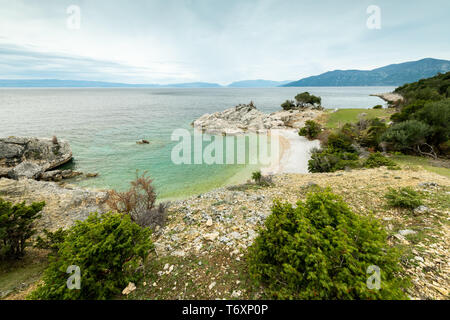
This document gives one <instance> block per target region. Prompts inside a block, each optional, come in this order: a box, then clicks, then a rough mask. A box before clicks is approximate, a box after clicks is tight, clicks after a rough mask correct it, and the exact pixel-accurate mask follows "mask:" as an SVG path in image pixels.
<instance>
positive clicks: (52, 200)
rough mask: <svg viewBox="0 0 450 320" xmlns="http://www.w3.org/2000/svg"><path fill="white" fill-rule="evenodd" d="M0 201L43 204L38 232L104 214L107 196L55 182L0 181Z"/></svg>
mask: <svg viewBox="0 0 450 320" xmlns="http://www.w3.org/2000/svg"><path fill="white" fill-rule="evenodd" d="M0 198H2V199H4V200H7V201H11V202H14V203H17V202H22V201H25V202H26V203H27V204H30V203H32V202H40V201H45V203H46V204H45V207H44V209H43V210H42V212H41V214H42V217H41V218H40V219H38V220H37V222H36V228H37V230H38V231H42V230H43V229H48V230H50V231H55V230H57V229H59V228H68V227H70V226H72V225H73V224H74V223H75V221H77V220H81V221H82V220H85V219H86V218H87V217H88V216H89V213H91V212H99V213H104V212H107V211H108V210H109V208H108V207H107V205H106V200H107V199H108V193H107V192H99V191H90V190H85V189H81V188H78V187H74V186H65V187H61V186H60V185H58V184H57V183H55V182H44V181H36V180H32V179H21V180H12V179H6V178H0Z"/></svg>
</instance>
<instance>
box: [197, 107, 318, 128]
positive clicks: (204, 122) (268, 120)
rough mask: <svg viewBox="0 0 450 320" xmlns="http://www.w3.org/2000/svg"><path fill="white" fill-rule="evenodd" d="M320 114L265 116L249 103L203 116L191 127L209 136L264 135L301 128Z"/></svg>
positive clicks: (306, 111)
mask: <svg viewBox="0 0 450 320" xmlns="http://www.w3.org/2000/svg"><path fill="white" fill-rule="evenodd" d="M322 114H323V111H320V110H316V109H314V108H305V109H294V110H288V111H285V110H281V111H277V112H273V113H271V114H265V113H263V112H261V111H259V110H258V109H257V108H256V107H255V106H254V105H253V103H250V104H248V105H238V106H236V107H234V108H230V109H227V110H225V111H222V112H216V113H213V114H205V115H203V116H201V117H200V118H199V119H197V120H195V121H194V122H193V123H192V125H193V126H194V127H195V128H199V129H202V130H203V131H205V132H208V133H211V134H226V135H237V134H242V133H247V132H255V133H266V132H267V131H268V130H270V129H289V128H297V129H298V128H301V127H303V126H304V123H305V121H307V120H313V119H316V118H317V117H319V116H320V115H322Z"/></svg>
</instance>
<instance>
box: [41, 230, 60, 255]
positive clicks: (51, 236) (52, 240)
mask: <svg viewBox="0 0 450 320" xmlns="http://www.w3.org/2000/svg"><path fill="white" fill-rule="evenodd" d="M66 236H67V230H63V229H58V230H56V231H55V232H50V231H48V230H46V229H44V231H43V236H42V237H41V236H39V237H37V239H36V243H35V244H34V247H35V248H38V249H44V250H51V251H53V253H57V252H58V250H59V247H60V246H61V244H62V243H63V242H64V240H65V238H66Z"/></svg>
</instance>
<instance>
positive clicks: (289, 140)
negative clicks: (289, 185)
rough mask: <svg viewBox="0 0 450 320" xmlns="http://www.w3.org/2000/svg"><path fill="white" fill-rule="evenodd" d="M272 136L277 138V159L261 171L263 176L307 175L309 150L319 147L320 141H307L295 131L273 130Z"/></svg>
mask: <svg viewBox="0 0 450 320" xmlns="http://www.w3.org/2000/svg"><path fill="white" fill-rule="evenodd" d="M271 134H272V136H278V137H279V140H278V141H279V145H280V153H279V158H278V159H274V160H273V161H272V164H271V165H270V166H268V167H264V168H262V169H261V172H262V173H263V174H264V175H269V174H280V173H308V160H309V159H310V154H311V150H312V149H314V148H319V147H320V141H319V140H314V141H309V140H308V139H306V138H305V137H301V136H299V135H298V131H297V130H296V129H273V130H271Z"/></svg>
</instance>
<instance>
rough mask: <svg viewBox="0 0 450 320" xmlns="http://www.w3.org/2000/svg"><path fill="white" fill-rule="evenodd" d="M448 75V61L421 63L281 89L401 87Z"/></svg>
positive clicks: (333, 74)
mask: <svg viewBox="0 0 450 320" xmlns="http://www.w3.org/2000/svg"><path fill="white" fill-rule="evenodd" d="M448 71H450V61H449V60H437V59H431V58H427V59H422V60H418V61H411V62H405V63H400V64H391V65H388V66H386V67H382V68H378V69H374V70H369V71H364V70H335V71H329V72H325V73H323V74H321V75H318V76H313V77H308V78H304V79H301V80H298V81H294V82H291V83H287V84H284V85H282V86H283V87H346V86H401V85H403V84H405V83H410V82H416V81H418V80H420V79H424V78H430V77H433V76H435V75H436V74H438V73H439V72H441V73H445V72H448Z"/></svg>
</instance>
